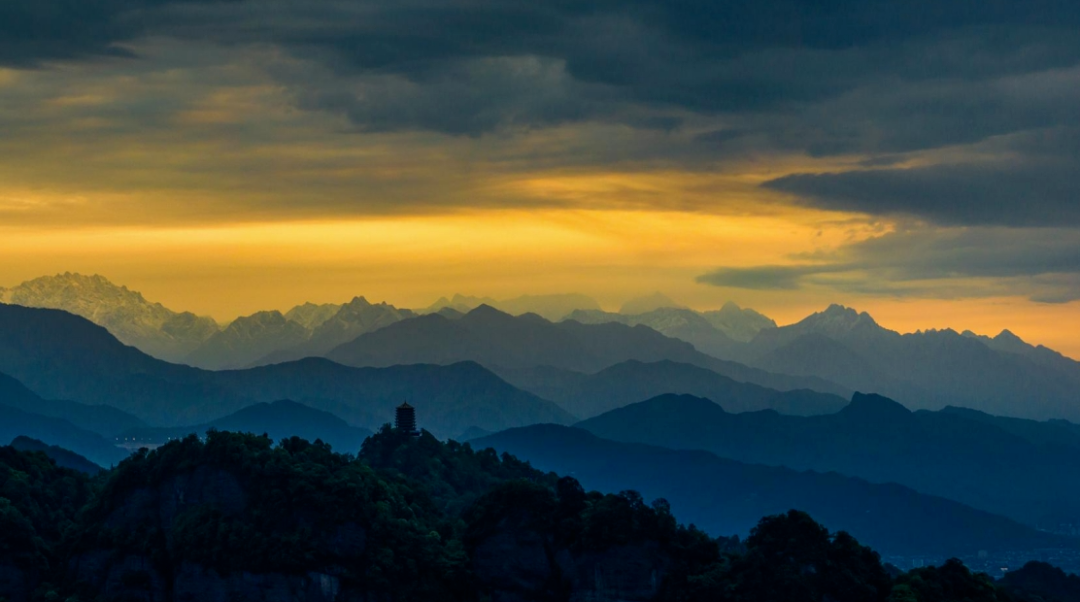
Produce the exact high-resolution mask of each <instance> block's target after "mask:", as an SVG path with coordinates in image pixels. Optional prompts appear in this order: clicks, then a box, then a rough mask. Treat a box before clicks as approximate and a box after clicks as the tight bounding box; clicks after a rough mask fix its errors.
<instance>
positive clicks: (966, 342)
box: [739, 305, 1080, 420]
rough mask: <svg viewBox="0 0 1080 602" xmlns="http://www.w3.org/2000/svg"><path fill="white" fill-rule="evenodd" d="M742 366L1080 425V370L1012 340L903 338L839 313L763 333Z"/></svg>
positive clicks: (932, 334) (917, 402)
mask: <svg viewBox="0 0 1080 602" xmlns="http://www.w3.org/2000/svg"><path fill="white" fill-rule="evenodd" d="M739 359H740V360H741V361H744V362H745V363H747V364H749V365H752V366H756V367H758V368H761V369H764V370H771V371H777V372H783V373H785V374H793V375H802V376H815V377H818V378H822V379H827V380H829V381H832V382H837V383H840V384H842V385H844V386H846V387H850V388H852V389H856V390H861V391H872V392H876V393H880V394H882V395H886V396H889V397H891V398H894V399H897V400H899V401H901V402H902V403H904V404H905V405H907V406H908V407H912V408H926V409H941V408H943V407H945V406H948V405H955V406H964V407H970V408H974V409H978V410H982V411H985V412H989V413H992V414H999V415H1009V416H1017V417H1022V418H1035V419H1049V418H1066V419H1072V420H1080V363H1077V362H1075V361H1072V360H1070V359H1068V358H1065V357H1063V356H1061V355H1060V354H1056V353H1054V352H1052V351H1050V350H1048V349H1045V348H1036V347H1032V346H1030V345H1027V344H1026V343H1023V341H1020V340H1019V339H1018V338H1017V337H1015V336H1014V335H1012V334H1011V333H1002V334H1001V335H999V336H998V337H995V338H994V339H992V340H987V339H986V338H980V337H977V336H975V335H968V336H964V335H961V334H959V333H957V332H955V331H952V330H941V331H927V332H917V333H914V334H904V335H902V334H899V333H897V332H893V331H891V330H887V329H885V328H882V327H881V326H879V325H878V324H877V323H876V322H875V321H874V319H873V318H871V317H870V316H869V315H868V314H866V313H859V312H856V311H855V310H853V309H850V308H846V307H842V306H839V305H833V306H831V307H829V308H828V309H827V310H825V311H823V312H820V313H816V314H813V315H811V316H809V317H807V318H806V319H804V320H802V321H801V322H798V323H796V324H792V325H790V326H784V327H780V328H776V329H769V330H763V331H761V332H760V333H758V335H757V336H756V337H755V338H754V340H753V341H752V342H750V343H749V344H747V346H746V348H745V349H744V351H743V353H742V355H741V357H740V358H739Z"/></svg>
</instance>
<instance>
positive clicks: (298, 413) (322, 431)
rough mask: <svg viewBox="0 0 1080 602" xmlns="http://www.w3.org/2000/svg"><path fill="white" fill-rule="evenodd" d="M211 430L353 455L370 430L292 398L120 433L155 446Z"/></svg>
mask: <svg viewBox="0 0 1080 602" xmlns="http://www.w3.org/2000/svg"><path fill="white" fill-rule="evenodd" d="M211 429H214V430H219V431H232V432H241V433H254V434H265V435H269V436H270V438H271V439H273V440H274V441H280V440H282V439H287V438H289V437H300V438H301V439H305V440H308V441H316V440H321V441H322V442H323V443H328V444H329V445H330V446H331V447H333V448H334V450H335V451H338V452H340V453H351V454H355V453H356V452H358V451H359V450H360V445H361V444H362V443H363V442H364V439H366V438H367V437H368V436H370V435H371V433H372V431H370V430H368V429H364V428H358V427H354V426H349V424H348V423H347V422H345V421H344V420H342V419H341V418H338V417H337V416H334V415H333V414H331V413H329V412H323V411H320V410H316V409H314V408H310V407H308V406H306V405H304V404H300V403H296V402H295V401H288V400H281V401H275V402H273V403H257V404H255V405H252V406H248V407H246V408H243V409H242V410H240V411H238V412H235V413H233V414H230V415H228V416H225V417H223V418H219V419H217V420H214V421H212V422H209V423H206V424H199V425H194V426H181V427H172V428H139V429H132V430H129V431H126V432H124V433H123V434H121V438H123V439H125V440H131V441H134V442H135V443H136V444H139V445H142V444H146V445H148V446H157V445H162V444H164V443H167V442H169V441H171V440H174V439H182V438H184V437H186V436H188V435H199V436H200V437H202V436H205V435H206V433H207V432H208V431H210V430H211Z"/></svg>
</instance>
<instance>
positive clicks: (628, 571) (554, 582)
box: [473, 515, 669, 602]
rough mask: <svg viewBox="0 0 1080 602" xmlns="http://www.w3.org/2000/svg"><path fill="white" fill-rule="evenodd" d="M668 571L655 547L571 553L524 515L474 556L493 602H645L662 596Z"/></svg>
mask: <svg viewBox="0 0 1080 602" xmlns="http://www.w3.org/2000/svg"><path fill="white" fill-rule="evenodd" d="M668 565H669V562H668V558H667V557H666V556H665V554H664V553H663V552H662V551H661V550H660V547H659V545H657V543H656V542H641V543H636V544H631V545H624V546H615V547H610V548H607V549H604V550H585V551H582V550H572V549H568V548H566V547H562V546H559V545H558V544H557V543H556V542H555V541H553V539H552V538H551V537H550V536H549V535H547V534H545V533H543V532H542V531H541V530H538V529H535V528H533V527H532V526H530V524H529V517H527V516H522V515H519V516H516V517H511V518H509V519H506V520H504V521H503V522H502V523H501V524H500V525H499V528H498V529H497V530H496V531H495V533H493V534H492V535H490V536H489V537H487V538H485V539H484V540H483V541H481V542H479V543H478V544H477V546H476V548H475V549H474V551H473V568H474V570H475V571H476V575H477V577H478V578H479V579H480V581H481V582H482V583H483V584H484V586H485V588H486V589H487V590H488V591H489V592H490V594H491V599H492V601H493V602H526V601H532V600H569V601H570V602H645V601H648V600H653V599H654V598H655V597H656V595H657V594H658V593H659V589H660V584H661V582H662V581H663V577H664V574H665V571H666V569H667V566H668Z"/></svg>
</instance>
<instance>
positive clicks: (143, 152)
mask: <svg viewBox="0 0 1080 602" xmlns="http://www.w3.org/2000/svg"><path fill="white" fill-rule="evenodd" d="M1078 27H1080V6H1077V5H1076V3H1074V2H1067V1H1065V0H1030V1H1028V2H1022V3H1021V2H1013V1H1005V0H979V1H975V0H947V1H944V2H942V1H930V0H911V1H909V2H895V1H888V2H886V1H883V0H828V1H825V2H805V1H799V0H753V1H750V0H746V1H742V0H736V1H731V2H714V1H703V0H685V1H679V2H670V1H666V2H663V1H647V0H628V1H622V2H609V1H606V0H581V1H575V2H564V1H560V0H553V1H550V2H521V1H519V0H459V1H454V2H432V1H430V0H395V1H393V2H391V1H382V0H380V1H365V0H204V1H176V0H8V1H6V2H3V3H2V4H0V286H13V285H15V284H18V283H19V282H21V281H23V280H26V279H30V278H33V277H37V276H41V275H45V274H54V273H58V272H64V271H79V272H84V273H100V274H103V275H105V276H107V277H109V278H110V279H112V280H114V281H116V282H119V283H123V284H126V285H128V286H130V287H131V288H133V289H136V290H140V291H142V292H144V294H146V296H147V297H148V298H151V299H153V300H157V301H161V302H163V303H165V304H166V305H167V306H169V307H172V308H175V309H183V310H192V311H196V312H198V313H202V314H209V315H213V316H215V317H217V318H219V319H229V318H232V317H235V316H236V315H241V314H247V313H251V312H254V311H256V310H260V309H268V308H278V309H285V308H288V307H290V306H291V305H295V304H297V303H301V302H304V301H315V302H330V301H334V302H341V301H344V300H347V299H349V298H351V297H352V296H353V295H365V296H366V297H367V298H369V299H372V300H376V299H378V300H387V301H390V302H392V303H395V304H397V305H402V306H413V307H415V306H422V305H427V304H429V303H431V302H432V301H434V300H435V299H436V298H438V297H440V296H443V295H451V294H453V293H457V292H460V293H464V294H472V295H483V296H494V297H512V296H516V295H520V294H543V293H557V292H580V293H585V294H588V295H591V296H593V297H595V298H597V299H598V300H599V301H600V302H601V303H602V304H603V305H604V306H606V307H611V308H617V307H618V306H619V305H620V304H621V303H622V302H623V301H625V300H626V299H628V298H631V297H634V296H637V295H642V294H648V293H651V292H653V291H661V292H664V293H666V294H668V295H669V296H671V297H673V298H675V299H677V300H678V301H680V302H682V303H685V304H687V305H690V306H692V307H696V308H700V309H709V308H715V307H719V306H720V305H722V304H723V303H724V302H725V301H727V300H734V301H736V302H737V303H739V304H741V305H744V306H750V307H754V308H756V309H758V310H760V311H763V312H765V313H767V314H768V315H770V316H772V317H774V318H776V319H777V320H778V321H780V322H781V323H786V322H791V321H795V320H798V319H799V318H801V317H802V316H804V315H806V314H808V313H810V312H812V311H815V310H820V309H822V308H824V307H825V306H826V305H828V304H830V303H842V304H845V305H849V306H853V307H856V308H858V309H860V310H865V311H869V312H870V313H871V314H872V315H874V317H875V318H877V319H878V321H879V322H881V323H882V324H883V325H885V326H888V327H890V328H894V329H897V330H901V331H913V330H917V329H925V328H944V327H952V328H955V329H957V330H963V329H972V330H975V331H977V332H980V333H986V334H991V335H992V334H996V333H997V332H998V331H1000V330H1001V329H1003V328H1009V329H1011V330H1012V331H1014V332H1016V333H1017V334H1019V335H1020V336H1022V337H1024V338H1025V339H1026V340H1029V341H1031V342H1035V343H1044V344H1046V345H1048V346H1051V347H1053V348H1055V349H1059V350H1061V351H1063V352H1066V353H1069V354H1070V355H1072V356H1073V357H1080V178H1077V177H1076V174H1078V173H1080V111H1077V110H1076V107H1077V106H1078V104H1080V36H1078V35H1076V33H1077V28H1078Z"/></svg>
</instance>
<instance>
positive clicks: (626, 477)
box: [471, 418, 1065, 556]
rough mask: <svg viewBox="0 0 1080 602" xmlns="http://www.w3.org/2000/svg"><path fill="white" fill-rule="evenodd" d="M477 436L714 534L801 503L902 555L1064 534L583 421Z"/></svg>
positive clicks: (1043, 542)
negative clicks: (622, 435)
mask: <svg viewBox="0 0 1080 602" xmlns="http://www.w3.org/2000/svg"><path fill="white" fill-rule="evenodd" d="M688 420H692V419H690V418H688ZM689 424H692V422H690V423H689ZM471 443H472V444H473V445H474V446H476V447H493V448H495V449H496V450H497V451H500V452H506V453H510V454H513V455H514V456H517V457H519V458H521V459H523V460H526V461H528V462H529V463H531V464H532V465H533V466H536V467H537V468H539V469H540V470H550V471H555V472H559V473H561V474H568V475H572V476H573V477H574V478H576V479H578V480H579V481H581V482H582V484H583V485H584V486H586V487H589V488H596V489H599V490H601V491H621V490H623V489H630V488H633V489H636V490H638V491H640V492H641V493H642V495H644V496H645V497H647V498H648V497H663V498H664V499H666V500H668V501H669V502H671V507H672V509H673V511H674V512H675V513H676V514H678V515H679V516H680V517H682V518H683V519H684V520H687V521H690V522H692V523H694V524H695V525H697V526H699V527H701V528H703V529H705V530H706V531H708V532H710V533H714V534H720V533H726V534H746V533H748V532H750V529H751V528H752V527H753V526H754V524H755V523H756V522H757V518H758V517H759V516H760V515H761V514H762V513H765V514H774V513H778V512H784V511H786V510H787V509H789V508H799V509H802V510H806V511H807V512H809V513H811V514H812V515H814V516H815V517H817V518H818V519H819V520H821V522H822V524H824V525H825V526H827V527H828V528H830V529H843V530H845V531H847V532H849V533H851V534H852V535H854V536H855V537H857V538H858V539H859V540H860V541H865V542H867V543H868V544H870V545H872V546H873V547H875V548H876V549H878V550H881V551H882V552H883V553H887V554H896V555H902V556H907V555H920V554H923V555H939V556H949V555H960V554H971V553H974V552H975V551H977V550H998V549H1011V550H1029V551H1030V550H1034V549H1037V548H1041V547H1049V546H1055V545H1061V544H1062V543H1063V542H1064V541H1065V540H1064V539H1060V538H1057V537H1055V536H1052V535H1049V534H1046V533H1042V532H1039V531H1036V530H1035V529H1032V528H1030V527H1026V526H1023V525H1021V524H1019V523H1017V522H1014V521H1012V520H1010V519H1007V518H1004V517H1001V516H996V515H993V514H990V513H988V512H983V511H981V510H976V509H974V508H971V507H969V506H965V505H963V504H960V503H957V502H953V501H950V500H946V499H943V498H939V497H934V496H929V495H924V494H921V493H918V492H916V491H914V490H912V489H909V488H907V487H902V486H900V485H876V484H871V483H868V482H866V481H863V480H861V479H856V478H851V477H846V476H843V475H840V474H836V473H824V474H823V473H816V472H798V471H795V470H791V469H787V468H777V467H767V466H761V465H754V464H744V463H741V462H736V461H733V460H727V459H722V458H719V457H717V456H715V455H713V454H711V453H708V452H704V451H679V450H671V449H665V448H660V447H653V446H648V445H642V444H635V443H620V442H616V441H610V440H606V439H601V438H599V437H597V436H595V435H593V434H591V433H589V432H587V431H585V430H582V429H576V428H569V427H560V426H555V425H537V426H531V427H523V428H518V429H511V430H509V431H505V432H502V433H497V434H495V435H490V436H487V437H482V438H480V439H476V440H474V441H472V442H471Z"/></svg>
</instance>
